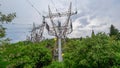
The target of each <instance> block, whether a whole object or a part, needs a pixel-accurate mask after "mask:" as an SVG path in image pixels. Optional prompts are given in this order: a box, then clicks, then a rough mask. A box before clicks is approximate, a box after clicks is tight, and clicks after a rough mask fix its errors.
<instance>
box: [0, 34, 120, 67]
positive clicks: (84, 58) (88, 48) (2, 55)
mask: <svg viewBox="0 0 120 68" xmlns="http://www.w3.org/2000/svg"><path fill="white" fill-rule="evenodd" d="M53 45H54V41H53V39H51V40H45V41H42V42H41V43H31V42H28V41H24V42H18V43H14V44H5V45H3V46H1V47H0V68H6V67H8V68H79V67H80V68H119V67H120V62H119V61H120V41H119V40H115V39H113V38H112V37H110V36H108V35H106V34H105V33H98V34H96V35H95V34H94V37H86V38H82V39H67V41H66V44H64V45H63V53H64V56H63V58H64V61H63V62H58V61H53V60H52V48H53Z"/></svg>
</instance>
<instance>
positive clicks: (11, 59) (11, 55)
mask: <svg viewBox="0 0 120 68" xmlns="http://www.w3.org/2000/svg"><path fill="white" fill-rule="evenodd" d="M43 45H47V43H46V42H42V43H34V44H33V43H30V42H18V43H15V44H10V45H4V46H1V47H0V60H1V61H0V68H1V67H3V68H5V67H8V68H41V67H43V66H45V65H48V64H50V63H51V61H52V60H51V59H52V57H51V51H50V49H47V48H46V46H43Z"/></svg>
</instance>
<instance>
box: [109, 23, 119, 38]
mask: <svg viewBox="0 0 120 68" xmlns="http://www.w3.org/2000/svg"><path fill="white" fill-rule="evenodd" d="M118 33H119V30H118V29H116V28H115V26H114V25H111V26H110V34H109V36H116V35H117V34H118Z"/></svg>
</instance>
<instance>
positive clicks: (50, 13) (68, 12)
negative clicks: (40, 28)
mask: <svg viewBox="0 0 120 68" xmlns="http://www.w3.org/2000/svg"><path fill="white" fill-rule="evenodd" d="M71 9H72V3H70V6H69V9H68V11H67V12H61V13H59V12H58V13H52V11H51V9H50V6H48V11H49V15H48V16H45V18H55V17H64V16H69V15H70V16H71V15H74V14H77V11H75V12H71Z"/></svg>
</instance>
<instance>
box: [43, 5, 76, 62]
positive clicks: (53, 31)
mask: <svg viewBox="0 0 120 68" xmlns="http://www.w3.org/2000/svg"><path fill="white" fill-rule="evenodd" d="M71 9H72V3H70V6H69V9H68V11H67V12H63V13H52V11H51V9H50V7H49V6H48V10H49V15H48V16H44V18H48V19H50V21H51V23H52V26H49V25H48V23H47V22H45V23H46V29H47V30H48V34H49V35H52V36H55V37H56V38H57V42H58V60H59V62H61V61H63V57H62V46H61V39H62V37H63V38H64V37H65V36H66V35H67V34H70V33H71V32H72V31H73V28H72V21H71V19H70V17H71V16H72V15H74V14H77V12H71ZM61 17H67V19H66V21H65V22H64V24H63V25H62V24H61V22H60V21H57V24H58V25H56V24H55V22H54V21H53V19H54V18H61ZM44 20H45V19H44Z"/></svg>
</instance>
